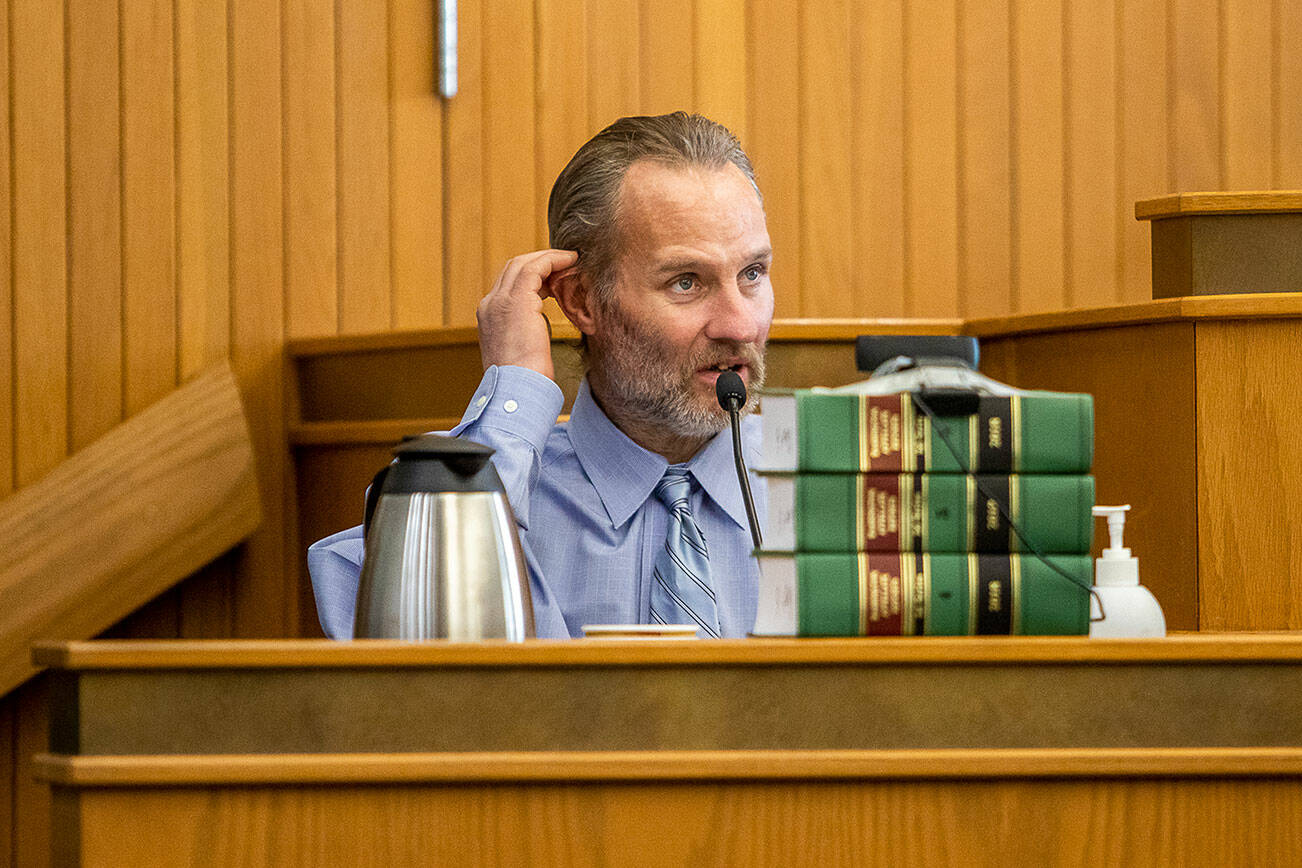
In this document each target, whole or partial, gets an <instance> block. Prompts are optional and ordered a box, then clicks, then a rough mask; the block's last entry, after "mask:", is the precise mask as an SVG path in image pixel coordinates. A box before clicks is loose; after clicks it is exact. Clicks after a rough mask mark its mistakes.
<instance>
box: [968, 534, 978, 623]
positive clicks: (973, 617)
mask: <svg viewBox="0 0 1302 868" xmlns="http://www.w3.org/2000/svg"><path fill="white" fill-rule="evenodd" d="M978 565H979V562H978V561H977V556H976V553H975V552H971V553H969V554H968V556H967V634H968V635H969V636H975V635H976V630H977V607H978V606H980V605H981V595H980V593H978V591H977V579H978V577H979V572H980V570H979V568H978Z"/></svg>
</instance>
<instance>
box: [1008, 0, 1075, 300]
mask: <svg viewBox="0 0 1302 868" xmlns="http://www.w3.org/2000/svg"><path fill="white" fill-rule="evenodd" d="M1012 9H1013V16H1012V17H1013V22H1012V43H1013V48H1012V62H1013V74H1012V76H1011V81H1012V84H1011V86H1012V90H1013V109H1012V111H1013V129H1012V142H1013V166H1014V168H1013V189H1014V190H1015V191H1016V193H1015V198H1014V201H1013V211H1014V214H1015V217H1014V221H1015V222H1014V232H1013V244H1014V255H1013V281H1012V285H1013V309H1014V310H1015V311H1018V312H1030V311H1037V310H1052V309H1054V308H1059V307H1062V306H1063V303H1064V302H1065V300H1066V299H1065V296H1064V292H1063V290H1064V279H1065V269H1066V247H1065V243H1066V242H1065V239H1064V237H1063V217H1062V211H1063V181H1064V177H1063V136H1064V134H1065V131H1064V128H1063V127H1064V124H1063V82H1062V68H1063V67H1062V62H1063V54H1062V0H1044V2H1037V3H1016V4H1015V5H1014V6H1013V7H1012Z"/></svg>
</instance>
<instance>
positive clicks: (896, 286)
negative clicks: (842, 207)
mask: <svg viewBox="0 0 1302 868" xmlns="http://www.w3.org/2000/svg"><path fill="white" fill-rule="evenodd" d="M850 27H851V33H850V56H851V58H852V59H853V62H852V67H851V71H850V74H851V88H852V93H853V106H852V108H851V116H852V117H853V118H854V127H853V130H852V136H853V138H852V142H851V159H852V161H853V171H852V175H853V187H852V190H851V203H852V204H851V208H852V211H851V224H852V226H853V233H854V237H853V244H854V246H853V248H852V250H851V252H852V255H853V258H854V263H855V264H854V270H855V274H856V276H857V277H858V283H857V285H856V286H855V310H856V313H857V314H858V315H860V316H874V317H897V316H904V315H905V314H906V312H907V310H906V306H905V296H904V287H905V270H904V263H905V250H904V244H905V239H906V238H907V237H908V233H907V230H906V229H905V223H904V220H905V203H904V195H905V191H904V3H903V0H854V2H853V5H852V6H851V12H850ZM833 219H835V217H833Z"/></svg>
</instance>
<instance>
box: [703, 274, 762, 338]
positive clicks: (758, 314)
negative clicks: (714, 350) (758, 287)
mask: <svg viewBox="0 0 1302 868" xmlns="http://www.w3.org/2000/svg"><path fill="white" fill-rule="evenodd" d="M713 301H714V304H713V305H712V306H711V310H710V320H709V322H708V323H706V329H705V334H706V337H708V338H711V339H713V340H719V341H736V342H738V343H751V342H754V341H757V340H759V335H760V319H761V318H762V308H763V306H764V305H763V300H762V298H760V296H759V295H758V294H756V293H754V292H750V293H746V292H742V290H741V288H740V287H739V286H738V285H737V284H736V283H732V284H728V285H725V286H723V287H721V288H720V289H719V291H718V292H717V293H715V297H714V299H713Z"/></svg>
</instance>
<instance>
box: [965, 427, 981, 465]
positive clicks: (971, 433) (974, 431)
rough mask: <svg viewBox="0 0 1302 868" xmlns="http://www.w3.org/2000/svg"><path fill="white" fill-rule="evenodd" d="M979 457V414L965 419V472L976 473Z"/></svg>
mask: <svg viewBox="0 0 1302 868" xmlns="http://www.w3.org/2000/svg"><path fill="white" fill-rule="evenodd" d="M980 455H981V414H980V413H973V414H972V415H971V416H968V417H967V472H968V473H976V472H977V459H978V457H979V456H980Z"/></svg>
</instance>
